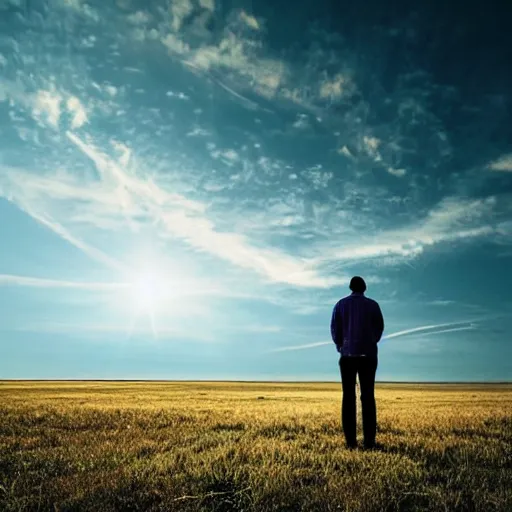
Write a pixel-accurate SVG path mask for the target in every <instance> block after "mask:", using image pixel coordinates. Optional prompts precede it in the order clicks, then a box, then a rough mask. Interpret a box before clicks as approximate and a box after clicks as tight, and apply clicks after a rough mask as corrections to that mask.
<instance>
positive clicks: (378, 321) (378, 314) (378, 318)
mask: <svg viewBox="0 0 512 512" xmlns="http://www.w3.org/2000/svg"><path fill="white" fill-rule="evenodd" d="M383 332H384V317H383V316H382V311H381V309H380V306H379V304H378V303H377V302H376V303H375V335H376V338H377V343H378V342H379V341H380V339H381V338H382V333H383Z"/></svg>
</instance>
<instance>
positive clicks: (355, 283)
mask: <svg viewBox="0 0 512 512" xmlns="http://www.w3.org/2000/svg"><path fill="white" fill-rule="evenodd" d="M350 289H351V290H352V291H353V292H356V293H364V292H365V291H366V283H365V282H364V279H363V278H362V277H359V276H354V277H353V278H352V279H351V280H350Z"/></svg>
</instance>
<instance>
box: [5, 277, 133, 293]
mask: <svg viewBox="0 0 512 512" xmlns="http://www.w3.org/2000/svg"><path fill="white" fill-rule="evenodd" d="M3 285H15V286H28V287H32V288H72V289H80V290H98V291H101V290H117V289H122V288H128V287H129V286H130V284H129V283H115V282H110V283H109V282H104V283H102V282H87V281H63V280H60V279H47V278H41V277H31V276H20V275H15V274H0V286H3Z"/></svg>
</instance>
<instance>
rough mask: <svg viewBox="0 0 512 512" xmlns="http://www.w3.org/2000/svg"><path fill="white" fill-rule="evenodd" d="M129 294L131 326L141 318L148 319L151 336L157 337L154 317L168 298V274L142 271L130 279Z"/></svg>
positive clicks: (155, 317)
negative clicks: (131, 313) (131, 309)
mask: <svg viewBox="0 0 512 512" xmlns="http://www.w3.org/2000/svg"><path fill="white" fill-rule="evenodd" d="M131 281H132V282H131V286H130V295H131V297H130V298H131V303H132V308H133V318H132V328H133V326H134V324H135V323H136V322H137V321H139V320H140V319H141V318H142V319H144V318H145V319H149V323H150V326H151V331H152V333H153V336H154V337H155V338H156V337H157V326H156V319H157V316H158V313H159V311H161V310H163V309H164V307H165V306H166V302H167V299H168V298H169V297H168V296H169V293H168V292H169V289H170V282H169V278H168V276H166V275H165V274H164V273H163V272H158V271H143V272H140V273H138V274H137V275H136V276H135V277H134V278H132V280H131Z"/></svg>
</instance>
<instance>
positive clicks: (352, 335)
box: [331, 293, 384, 356]
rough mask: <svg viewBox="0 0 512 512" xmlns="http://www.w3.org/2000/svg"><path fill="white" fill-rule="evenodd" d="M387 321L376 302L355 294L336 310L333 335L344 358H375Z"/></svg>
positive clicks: (344, 300) (343, 301) (333, 317)
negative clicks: (385, 321)
mask: <svg viewBox="0 0 512 512" xmlns="http://www.w3.org/2000/svg"><path fill="white" fill-rule="evenodd" d="M383 330H384V319H383V317H382V312H381V310H380V307H379V305H378V303H377V302H375V301H374V300H372V299H370V298H368V297H365V295H364V293H352V294H351V295H349V296H347V297H344V298H343V299H341V300H340V301H339V302H338V303H337V304H336V306H335V307H334V311H333V315H332V321H331V334H332V338H333V341H334V342H335V343H336V346H337V348H338V351H339V352H340V354H341V355H342V356H376V355H377V343H378V342H379V340H380V338H381V336H382V332H383Z"/></svg>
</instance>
